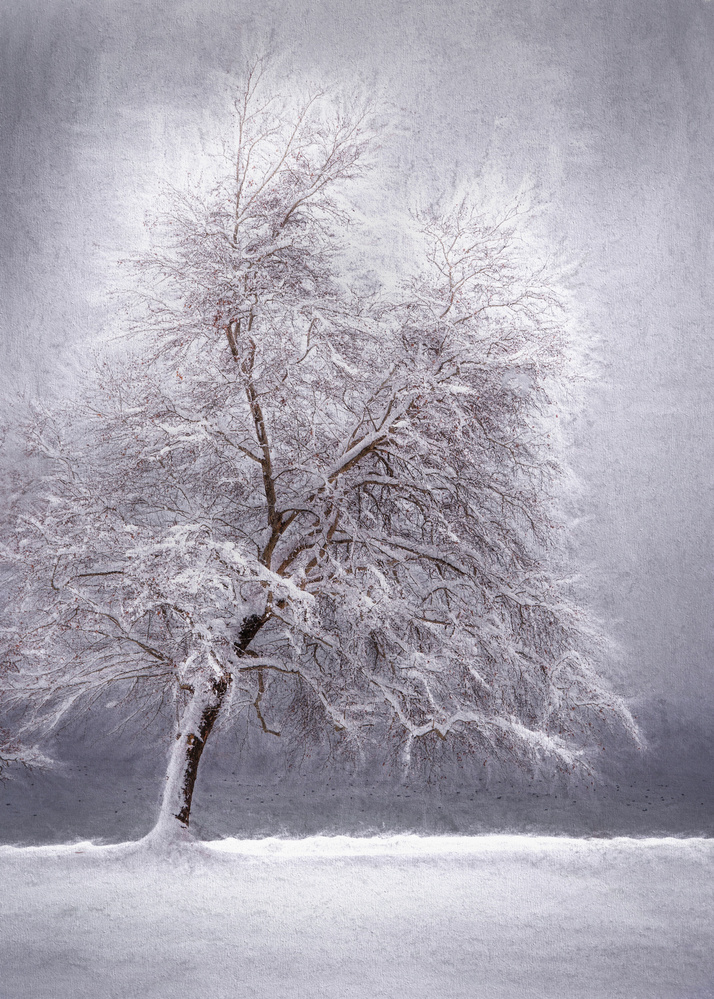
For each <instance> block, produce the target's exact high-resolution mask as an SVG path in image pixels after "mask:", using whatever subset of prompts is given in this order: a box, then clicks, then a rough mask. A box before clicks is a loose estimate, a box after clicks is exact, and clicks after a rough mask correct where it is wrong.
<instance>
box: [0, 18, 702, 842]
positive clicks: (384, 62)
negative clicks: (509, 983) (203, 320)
mask: <svg viewBox="0 0 714 999" xmlns="http://www.w3.org/2000/svg"><path fill="white" fill-rule="evenodd" d="M266 43H267V44H269V45H270V46H272V47H273V48H274V49H275V50H276V51H277V52H279V53H280V54H281V57H282V63H281V65H282V67H283V70H282V71H283V72H284V74H285V77H286V82H288V83H289V80H290V78H291V75H292V74H294V73H305V74H306V75H308V76H311V77H312V78H313V79H314V78H317V79H325V80H327V81H343V82H344V83H345V84H347V85H352V83H354V85H359V86H363V87H367V88H372V87H375V88H379V89H380V90H382V91H383V92H385V93H386V94H387V95H388V96H389V97H390V99H391V100H392V101H393V103H394V105H395V107H396V108H397V109H398V110H399V112H400V114H401V115H402V116H403V119H404V121H405V122H406V123H407V128H406V129H405V131H404V132H403V133H402V134H400V135H399V136H397V137H396V138H395V139H394V141H393V142H392V145H391V146H390V150H389V153H388V155H387V156H386V157H385V167H384V177H383V181H384V186H385V187H386V188H390V187H396V188H399V189H401V190H406V191H409V190H410V189H411V187H412V186H413V187H414V190H419V191H421V190H423V187H424V184H427V186H429V185H431V187H430V189H431V190H433V191H434V192H438V190H439V188H440V187H443V189H444V190H445V191H447V192H448V191H449V190H451V188H452V185H453V184H454V183H455V182H456V181H457V180H458V179H459V178H460V177H463V176H467V177H470V178H473V181H474V183H475V184H478V185H480V186H481V187H482V188H483V190H484V191H485V192H487V191H488V190H489V189H490V188H491V187H493V186H496V187H498V188H499V189H500V190H503V191H504V192H506V193H508V192H510V193H515V191H516V190H517V189H518V187H519V186H520V185H521V184H522V183H524V182H525V183H528V184H530V185H532V186H534V188H535V190H536V192H537V200H538V201H539V202H540V204H542V205H544V206H545V209H546V210H545V212H544V214H543V215H542V219H541V224H542V225H543V226H544V227H545V228H546V229H547V231H548V233H549V236H550V239H551V240H552V242H553V245H554V246H557V247H558V248H559V252H562V253H563V254H564V255H565V257H566V259H569V260H571V261H573V262H574V263H576V264H577V265H578V268H577V272H576V273H575V276H574V277H573V279H572V283H571V290H572V292H573V297H574V302H575V304H576V308H577V310H578V314H579V316H580V318H581V321H582V323H583V326H584V329H585V332H586V334H587V336H588V337H590V338H591V341H592V344H593V349H594V351H595V353H596V354H597V356H598V357H599V358H600V367H599V377H598V380H597V382H596V383H594V384H592V385H591V386H590V387H589V389H588V392H587V399H586V405H585V408H584V410H583V412H582V413H581V414H579V415H578V417H577V418H576V419H575V421H574V422H573V423H572V424H571V426H570V430H569V433H570V436H571V446H570V448H569V453H568V455H567V459H568V461H569V463H570V465H571V467H572V468H573V469H574V471H575V473H576V475H577V476H578V478H579V480H580V481H581V483H582V484H583V501H582V511H581V514H582V515H581V516H579V517H578V519H577V521H576V523H575V524H574V525H573V528H572V536H573V546H574V551H575V553H576V558H577V564H578V565H579V566H580V567H582V568H583V572H584V574H585V576H586V578H587V580H588V582H589V591H590V594H591V598H590V599H591V605H592V608H593V610H594V611H595V613H596V614H597V615H599V617H600V618H601V619H602V621H603V622H604V624H605V627H606V629H607V631H608V632H609V634H610V635H611V636H612V638H613V639H614V640H615V642H616V643H617V646H618V647H619V654H618V655H617V656H616V657H614V659H613V661H612V663H610V664H609V667H608V673H609V676H610V678H611V681H612V683H613V685H614V687H615V689H616V690H617V691H618V692H620V693H622V694H624V695H625V696H626V697H627V698H628V700H629V703H630V704H631V706H632V709H633V711H634V713H635V715H637V716H638V719H639V721H640V723H641V725H642V727H643V730H644V733H645V736H646V738H647V741H648V746H649V749H648V751H647V753H646V754H639V753H637V752H635V751H634V750H632V749H630V748H627V747H623V746H620V745H616V744H615V745H613V746H610V747H608V749H607V752H606V753H603V759H604V779H603V781H602V782H601V783H600V784H598V785H597V786H593V784H592V782H590V781H588V780H584V779H583V780H582V781H580V782H579V783H578V784H577V785H575V786H572V787H566V786H565V785H564V784H561V782H560V780H559V778H558V776H557V775H555V776H553V777H552V778H550V779H548V778H545V777H544V778H541V779H539V780H530V781H529V780H528V779H526V778H524V777H523V776H520V775H516V776H515V777H512V778H511V777H508V776H506V775H501V776H498V777H497V778H493V780H492V782H491V784H490V785H489V786H486V784H485V782H484V780H482V779H481V778H480V776H479V777H474V774H473V771H466V770H464V771H461V770H459V769H458V768H457V767H452V768H450V769H447V770H445V771H443V772H441V773H438V774H432V775H431V776H430V777H428V778H423V779H420V780H418V781H417V780H416V779H410V780H408V781H407V782H406V783H405V782H400V781H399V780H398V779H397V778H396V777H395V776H394V775H387V774H384V773H382V772H381V770H380V768H379V767H378V766H377V765H375V767H374V768H372V769H371V770H369V769H368V771H367V772H366V773H362V774H361V775H350V774H346V773H340V772H335V771H334V770H330V769H329V768H328V769H323V768H321V766H319V765H318V764H317V763H315V761H313V762H310V761H306V763H305V765H304V766H303V767H302V768H293V769H289V763H288V762H287V759H286V758H285V757H284V755H283V754H282V751H280V752H279V751H278V749H276V748H275V747H274V746H266V745H265V739H263V741H262V742H260V741H258V740H257V738H256V737H255V733H252V732H250V731H249V732H248V733H245V732H242V733H241V732H239V733H237V734H236V735H232V736H231V735H228V734H223V733H217V734H216V741H215V743H214V744H213V745H209V748H208V751H207V753H206V757H205V759H204V762H203V763H202V772H201V775H200V777H199V781H198V784H197V789H196V795H195V804H194V816H195V818H194V820H193V823H195V828H196V830H197V831H198V832H199V833H201V834H203V835H206V836H208V835H228V834H233V835H240V834H251V835H256V834H264V833H267V832H281V831H284V832H288V833H290V834H293V835H301V834H304V833H306V832H319V831H366V830H369V829H371V830H377V831H378V830H381V829H406V828H409V829H415V830H423V831H437V832H438V831H452V832H453V831H457V832H478V831H486V830H488V829H496V828H512V829H519V830H532V829H539V830H543V831H551V832H564V833H569V834H573V833H575V834H582V833H597V834H602V835H607V834H611V833H615V832H629V833H634V834H647V833H653V832H670V833H694V832H699V833H707V834H711V832H712V827H713V826H714V808H713V807H712V806H713V805H714V801H713V796H712V783H711V777H710V775H711V773H712V765H713V764H714V739H713V738H712V731H711V730H712V726H711V722H710V719H711V715H712V709H713V708H714V675H713V673H714V671H713V670H712V665H711V664H712V658H713V655H714V616H713V615H712V593H713V587H712V575H713V572H714V552H713V550H712V545H713V537H714V532H713V528H714V492H713V488H714V461H713V460H712V459H713V458H714V444H713V442H712V434H711V428H712V425H713V420H712V417H713V416H714V412H713V410H714V387H713V386H712V369H713V367H714V349H713V348H714V322H713V320H714V291H713V288H712V280H711V274H712V265H713V264H714V183H713V182H714V157H713V155H712V153H713V152H714V58H713V56H714V3H710V2H707V0H647V2H646V3H645V2H643V0H599V2H598V3H590V2H584V0H503V2H498V0H473V2H467V0H440V2H438V3H436V2H426V0H354V2H352V3H349V4H348V3H343V2H339V0H333V2H331V3H327V2H314V3H309V4H308V3H302V2H298V0H281V2H272V3H270V2H263V0H201V2H199V0H186V2H178V0H171V2H170V0H153V2H152V0H115V2H110V0H94V2H92V3H91V4H90V3H89V2H88V0H69V2H67V0H62V2H59V0H6V3H5V4H4V5H3V7H2V10H1V11H0V130H1V136H0V158H1V164H0V169H1V176H2V181H1V182H0V199H1V203H0V217H1V218H2V223H3V240H2V246H1V248H0V257H1V261H2V268H1V273H0V282H1V283H0V392H1V393H2V402H3V408H4V409H5V410H6V409H7V408H8V407H10V408H11V407H12V406H13V404H14V399H15V393H16V392H17V391H18V390H20V391H21V392H24V393H25V394H27V395H30V396H32V395H40V396H51V395H53V394H62V393H63V392H65V391H67V389H68V384H67V383H68V381H70V380H71V379H72V378H73V377H74V376H75V375H74V373H75V372H76V371H77V370H79V366H80V365H79V363H78V360H79V359H80V358H81V357H82V356H83V355H84V354H85V353H86V351H87V349H88V346H89V345H90V344H91V341H92V339H93V338H94V337H96V335H97V333H98V331H100V330H101V329H103V328H106V326H107V323H108V322H109V321H110V319H111V314H112V312H111V310H112V308H113V305H112V300H111V298H110V295H109V293H110V291H111V289H112V288H113V287H114V286H115V285H116V282H117V272H116V261H117V260H118V259H119V258H121V257H122V256H130V255H132V254H133V253H135V252H137V251H140V250H141V249H142V247H144V246H145V245H146V231H145V229H144V225H143V220H144V215H145V212H146V211H147V210H149V209H150V208H151V207H152V204H153V203H154V201H155V199H156V197H157V192H158V190H159V187H160V183H161V182H162V181H168V182H170V183H174V184H176V185H177V186H180V185H181V184H182V183H183V182H184V180H185V177H186V174H187V173H188V172H192V173H194V174H197V173H199V172H200V170H201V164H202V162H204V163H205V157H206V155H207V153H209V152H211V151H214V150H215V146H216V140H217V138H220V134H221V123H222V122H224V121H225V116H226V109H227V102H226V95H227V94H228V93H229V89H228V88H229V84H230V79H231V75H232V74H235V73H236V72H239V71H240V68H241V66H242V64H243V60H244V58H245V57H246V56H248V55H250V54H251V52H252V51H254V50H255V49H256V47H265V45H266ZM425 178H430V180H425ZM379 179H380V178H377V180H379ZM106 728H107V724H106V719H102V718H97V719H91V718H90V719H89V720H88V721H85V722H83V723H82V725H81V726H79V727H78V728H77V729H76V730H74V731H72V732H69V733H67V732H66V733H63V734H62V735H61V736H60V738H59V741H58V745H57V751H58V754H59V755H60V756H61V758H62V759H64V760H65V765H64V768H63V769H60V770H59V771H57V772H52V773H48V774H42V773H33V774H25V775H21V776H20V777H19V778H18V779H17V780H14V781H12V782H9V783H7V784H5V785H2V786H0V839H2V840H5V841H15V840H22V841H26V842H29V841H36V842H46V841H49V840H62V839H67V838H71V837H73V836H104V837H106V838H110V839H122V838H127V837H129V836H134V835H138V834H140V833H141V832H145V831H147V830H148V828H149V827H150V825H151V823H152V819H153V816H154V809H155V807H156V803H157V801H158V795H159V792H160V784H161V779H162V776H163V768H164V762H165V755H164V752H165V751H164V747H163V745H162V744H161V742H160V741H159V740H155V739H151V738H148V737H145V736H142V735H141V734H134V735H126V734H125V735H124V736H122V737H121V738H111V737H109V736H106V735H101V734H100V733H102V732H105V731H106ZM499 781H500V783H499Z"/></svg>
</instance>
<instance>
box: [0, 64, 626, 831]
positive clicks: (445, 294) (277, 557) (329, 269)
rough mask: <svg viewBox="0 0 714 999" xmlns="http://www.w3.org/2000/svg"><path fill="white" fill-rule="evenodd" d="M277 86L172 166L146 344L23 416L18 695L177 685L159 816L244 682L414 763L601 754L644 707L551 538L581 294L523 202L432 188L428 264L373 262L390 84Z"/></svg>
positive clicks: (178, 808) (336, 735) (142, 698)
mask: <svg viewBox="0 0 714 999" xmlns="http://www.w3.org/2000/svg"><path fill="white" fill-rule="evenodd" d="M265 90H266V88H265V86H264V79H263V67H262V64H260V63H257V64H256V65H255V66H254V68H253V70H252V71H251V72H250V73H249V74H248V76H247V81H246V84H245V87H244V89H243V90H242V92H241V94H240V97H239V99H238V100H237V101H236V103H235V114H236V128H237V144H236V147H237V148H236V151H235V153H234V156H233V159H232V161H231V163H232V165H231V171H230V175H229V176H227V177H226V178H225V179H224V180H223V181H221V182H220V183H218V184H217V185H216V186H215V187H213V188H211V189H210V190H208V191H202V190H201V189H200V188H193V189H190V190H186V191H182V192H173V193H172V194H171V195H170V196H169V197H168V200H167V203H166V208H165V211H164V214H163V215H162V216H161V217H160V218H159V219H158V220H157V223H156V226H155V249H154V251H153V252H151V253H149V254H147V255H145V256H144V257H142V258H141V259H139V260H138V261H137V262H136V269H137V270H136V277H137V286H138V289H139V290H138V292H137V295H138V297H139V299H140V301H141V307H140V308H139V309H137V308H136V307H135V308H134V313H133V315H134V319H133V323H132V334H133V345H132V346H131V348H129V355H128V357H127V359H126V360H124V361H122V362H113V361H110V360H109V359H108V358H107V359H104V360H102V361H100V364H99V367H98V370H97V373H96V375H94V376H93V378H92V381H93V385H92V390H91V392H88V393H87V394H86V397H85V398H84V400H83V402H82V403H81V405H79V404H78V403H77V401H76V400H75V401H73V402H72V403H71V404H69V403H68V404H67V405H66V406H65V407H64V409H62V408H61V407H59V408H58V407H55V409H54V410H53V411H52V412H43V411H40V410H37V411H36V414H35V417H34V419H33V420H32V421H31V424H30V426H29V428H28V431H27V434H28V436H27V441H28V445H29V449H30V452H31V454H32V455H33V456H41V457H42V459H43V466H44V469H45V471H44V473H43V476H42V479H41V486H38V488H37V490H36V491H35V493H34V496H33V498H32V501H31V504H30V509H28V510H27V511H26V512H25V513H24V514H23V515H22V516H21V517H19V518H18V519H17V521H16V523H15V526H14V528H13V529H12V531H10V532H9V533H8V539H7V543H6V545H5V548H4V554H5V560H6V563H7V564H8V565H9V566H10V567H11V571H12V578H13V581H14V583H13V585H14V587H15V592H14V594H13V597H12V610H13V620H12V621H11V622H10V623H9V624H8V626H7V628H6V629H5V634H6V637H7V646H8V652H7V655H6V657H5V659H6V667H5V672H4V674H3V687H4V694H5V698H6V699H7V701H8V703H18V702H23V703H24V704H25V705H26V706H27V713H26V718H25V723H24V724H25V727H26V728H27V729H28V730H30V729H35V728H39V729H40V730H47V729H48V728H51V727H52V726H55V725H56V724H58V722H59V721H60V719H61V718H63V717H64V716H65V715H66V713H67V712H69V711H70V710H71V709H73V708H75V706H79V705H82V704H84V705H87V704H91V703H93V702H94V701H97V700H98V699H102V698H104V699H105V701H106V695H107V691H108V690H110V689H111V690H115V691H116V700H120V699H121V700H124V699H125V698H138V699H139V701H138V706H137V708H136V710H141V711H149V710H154V711H155V710H156V709H157V708H160V707H161V705H162V704H165V703H167V702H169V703H173V704H175V705H176V706H177V708H178V714H177V719H178V720H177V729H176V732H175V735H174V738H173V743H172V749H171V754H170V761H169V766H168V773H167V779H166V787H165V792H164V797H163V805H162V811H161V819H160V822H159V828H161V829H162V830H164V831H166V830H168V829H170V828H172V827H177V828H178V827H181V826H184V827H185V826H188V823H189V815H190V808H191V798H192V793H193V788H194V782H195V779H196V774H197V770H198V765H199V761H200V758H201V754H202V752H203V749H204V747H205V744H206V741H207V739H208V737H209V735H210V733H211V731H212V729H213V727H214V725H215V723H216V721H217V720H218V719H219V718H231V717H235V716H236V714H237V713H239V712H240V711H242V710H247V711H250V712H252V713H253V715H254V717H255V719H257V722H258V723H259V724H260V726H261V728H262V730H263V731H264V732H265V733H267V734H271V735H273V736H277V737H282V738H288V739H290V740H297V741H299V742H301V743H303V742H304V741H305V740H306V739H308V738H313V737H315V738H323V739H326V740H327V741H328V743H330V745H332V746H334V747H335V748H337V747H342V748H344V749H346V750H350V751H354V752H359V751H360V750H361V748H362V747H363V746H364V745H365V744H366V743H367V740H368V739H369V738H370V737H371V738H378V739H379V740H382V741H383V744H385V745H387V746H388V747H389V750H388V751H389V752H398V753H400V754H401V755H402V758H403V760H404V761H405V762H407V763H408V762H410V761H411V762H412V764H413V765H418V764H419V763H420V762H421V761H422V760H423V758H424V757H425V756H426V755H428V754H429V752H430V751H431V750H432V749H433V747H434V746H435V745H436V744H437V743H440V742H442V741H444V740H447V739H449V740H450V741H451V742H453V743H455V744H456V745H457V746H458V747H459V748H461V749H469V750H471V751H475V750H476V749H478V750H479V751H482V752H486V753H489V754H491V755H496V756H498V757H499V758H502V757H508V758H510V759H514V760H517V761H520V762H521V763H532V762H534V761H537V760H538V759H541V758H543V757H549V758H551V759H552V760H553V761H554V762H555V763H556V764H557V765H559V766H562V767H566V768H571V767H573V766H575V765H576V764H577V763H579V762H580V763H584V764H585V765H587V754H586V753H584V749H585V748H586V747H587V745H588V743H589V742H590V741H591V737H592V733H593V731H597V730H598V729H599V728H600V727H601V726H602V725H603V724H605V723H609V722H613V721H616V722H617V723H619V724H621V725H623V726H624V727H625V728H626V729H627V730H629V731H630V732H631V733H633V734H634V731H635V730H634V725H633V723H632V720H631V718H630V715H629V713H628V711H627V709H626V708H625V706H624V704H623V703H622V702H621V701H620V700H619V699H617V698H616V697H614V696H613V694H612V693H611V692H610V691H609V690H608V689H607V687H606V686H605V685H604V684H603V683H602V682H601V681H600V679H599V678H598V676H597V675H596V672H595V670H594V668H593V664H594V662H595V658H594V657H595V655H596V652H597V643H596V642H594V640H593V639H592V637H591V636H590V635H589V629H588V627H587V623H586V621H585V618H584V616H583V614H582V612H581V611H580V610H578V608H577V607H574V606H571V605H570V604H569V603H568V601H567V600H566V599H565V595H564V589H563V587H562V586H561V585H560V584H559V583H558V580H557V579H556V573H555V572H554V569H553V566H554V564H555V562H554V556H553V549H554V546H553V541H552V538H553V533H554V532H553V527H554V522H553V505H552V497H553V494H554V483H555V481H556V477H557V472H558V468H557V462H556V460H555V455H554V454H553V451H554V447H553V446H552V441H551V436H550V435H551V434H553V429H552V425H553V423H554V417H555V414H554V413H553V411H552V401H553V399H552V394H551V393H552V391H553V388H554V386H556V385H557V379H558V376H559V374H561V373H562V370H563V365H564V358H565V352H566V349H567V346H568V325H567V321H566V317H565V315H564V313H563V310H562V308H561V305H560V303H559V299H558V296H557V295H556V293H555V292H554V290H553V289H552V288H551V287H550V286H549V284H548V280H547V275H546V273H545V271H544V270H543V269H541V268H539V267H534V266H533V263H532V261H531V258H530V256H529V251H528V247H527V244H526V243H525V242H524V240H523V238H522V235H521V230H520V228H519V226H520V225H521V222H522V219H521V215H522V212H521V208H520V206H519V205H518V204H516V205H515V206H513V207H511V208H510V209H508V210H506V211H504V212H502V213H501V214H500V215H498V216H491V215H489V214H485V213H482V212H479V210H478V209H477V207H476V206H475V205H474V204H472V202H471V201H470V199H469V198H468V197H467V198H464V199H461V200H458V201H457V202H456V203H454V204H453V205H452V206H451V207H449V208H447V209H439V210H437V209H431V210H429V211H426V212H422V213H421V214H416V215H413V216H411V217H409V220H408V223H407V222H405V225H407V224H408V226H409V231H410V233H411V236H412V238H411V241H410V243H409V245H410V246H413V247H414V261H413V265H412V266H410V267H409V268H406V267H403V268H402V271H403V273H407V271H408V276H407V277H403V278H402V279H401V281H400V282H399V286H398V287H397V288H396V290H394V289H387V288H372V289H371V290H370V291H369V292H365V291H364V290H362V291H359V290H355V288H354V287H351V286H350V283H349V275H350V273H354V270H353V269H352V270H351V269H350V261H351V260H354V258H355V249H354V248H355V246H356V245H358V246H359V247H361V248H364V246H368V243H369V239H368V236H369V233H367V236H365V235H364V234H363V235H360V231H359V227H358V226H357V224H356V222H355V221H354V218H355V213H354V212H353V210H352V205H351V203H350V201H349V193H350V190H353V191H356V192H359V190H360V189H361V188H360V185H362V184H363V183H364V179H365V178H366V177H369V176H370V166H372V165H373V163H374V161H375V160H374V158H375V156H376V153H377V151H378V149H377V139H378V136H379V128H378V127H377V118H378V116H377V115H376V113H375V109H374V108H373V107H370V106H369V105H368V104H362V105H358V104H356V103H354V102H350V101H349V99H345V98H340V97H335V96H334V95H331V94H327V93H323V92H313V93H311V94H309V95H307V96H306V97H305V98H304V99H303V100H302V101H299V100H296V99H293V98H291V97H286V96H283V95H279V94H275V93H270V92H267V93H266V92H265ZM372 176H377V174H376V172H373V173H372ZM409 263H410V265H411V264H412V262H411V261H410V262H409ZM357 284H358V286H359V285H360V284H361V285H362V287H363V289H364V286H365V284H366V282H357ZM553 439H554V438H553ZM112 696H113V695H112Z"/></svg>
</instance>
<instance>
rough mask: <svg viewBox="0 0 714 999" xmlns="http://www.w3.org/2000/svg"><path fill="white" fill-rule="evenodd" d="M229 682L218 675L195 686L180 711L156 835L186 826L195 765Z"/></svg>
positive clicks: (199, 757) (186, 827)
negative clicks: (181, 714) (181, 712)
mask: <svg viewBox="0 0 714 999" xmlns="http://www.w3.org/2000/svg"><path fill="white" fill-rule="evenodd" d="M229 684H230V679H229V678H228V677H220V678H217V679H214V680H211V681H209V682H207V683H205V684H202V685H201V686H200V687H197V688H196V690H195V691H194V693H193V694H192V696H191V700H190V701H189V703H188V705H187V707H186V710H185V711H184V713H183V716H182V718H181V720H180V722H179V725H178V731H177V733H176V737H175V740H174V744H173V747H172V750H171V756H170V757H169V764H168V769H167V772H166V786H165V788H164V795H163V800H162V802H161V811H160V813H159V821H158V823H157V825H156V829H155V830H154V832H155V834H156V835H157V836H159V837H160V838H164V837H167V838H172V837H173V836H174V835H175V834H176V833H181V832H184V833H185V832H186V830H187V829H188V824H189V818H190V815H191V799H192V797H193V788H194V784H195V783H196V775H197V774H198V764H199V763H200V761H201V754H202V753H203V750H204V748H205V745H206V741H207V739H208V737H209V735H210V734H211V729H212V728H213V726H214V724H215V721H216V718H217V717H218V715H219V713H220V710H221V707H222V705H223V701H224V700H225V697H226V694H227V692H228V687H229Z"/></svg>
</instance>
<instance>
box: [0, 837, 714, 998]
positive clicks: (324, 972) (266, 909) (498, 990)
mask: <svg viewBox="0 0 714 999" xmlns="http://www.w3.org/2000/svg"><path fill="white" fill-rule="evenodd" d="M0 884H1V885H2V900H3V918H2V923H1V927H2V929H1V930H0V940H1V943H0V982H1V984H0V996H1V997H2V999H69V997H72V999H98V997H101V999H174V997H179V996H182V997H183V996H201V997H206V999H242V997H245V999H248V997H250V999H260V997H266V999H318V997H323V996H324V997H328V996H329V997H330V999H357V997H359V999H363V997H364V999H381V997H384V999H410V997H419V996H437V997H443V999H454V997H464V999H465V997H469V999H480V997H484V999H500V997H509V999H526V997H553V999H556V997H557V999H578V997H589V999H591V997H593V999H594V997H602V999H616V997H623V999H639V997H642V999H664V997H668V999H670V997H671V999H706V997H714V840H710V839H679V840H678V839H646V840H635V839H611V840H605V839H602V840H597V839H590V840H577V839H559V838H549V837H516V836H484V837H421V838H420V837H416V836H400V837H391V838H382V839H379V838H372V839H350V838H347V837H335V838H324V837H316V838H312V839H304V840H276V839H272V840H253V841H246V840H225V841H222V842H213V843H204V844H201V845H193V846H182V847H178V848H174V849H173V850H169V851H164V852H157V851H150V850H148V849H147V848H146V847H145V846H143V845H138V846H137V845H127V846H103V847H99V846H93V845H92V844H90V843H78V844H75V845H72V846H64V847H58V846H52V847H37V848H34V847H33V848H15V847H0Z"/></svg>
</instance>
